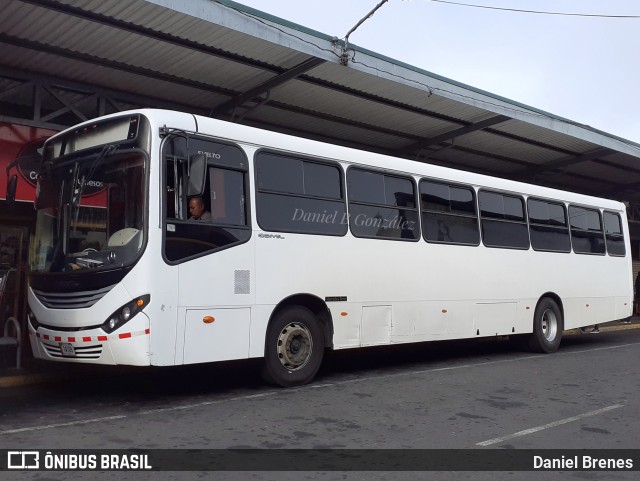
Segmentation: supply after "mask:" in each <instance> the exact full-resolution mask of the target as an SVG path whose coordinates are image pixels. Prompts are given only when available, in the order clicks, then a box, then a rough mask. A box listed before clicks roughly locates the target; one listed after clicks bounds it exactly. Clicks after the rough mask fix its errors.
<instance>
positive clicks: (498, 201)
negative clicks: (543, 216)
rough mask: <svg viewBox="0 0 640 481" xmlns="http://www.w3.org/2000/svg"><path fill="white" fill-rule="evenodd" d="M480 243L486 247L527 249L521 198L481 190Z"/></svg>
mask: <svg viewBox="0 0 640 481" xmlns="http://www.w3.org/2000/svg"><path fill="white" fill-rule="evenodd" d="M478 200H479V203H480V212H481V229H482V241H483V243H484V245H486V246H488V247H504V248H513V249H528V248H529V229H528V227H527V222H526V220H525V218H524V200H523V199H522V198H521V197H516V196H513V195H506V194H501V193H498V192H488V191H485V190H481V191H480V193H479V194H478Z"/></svg>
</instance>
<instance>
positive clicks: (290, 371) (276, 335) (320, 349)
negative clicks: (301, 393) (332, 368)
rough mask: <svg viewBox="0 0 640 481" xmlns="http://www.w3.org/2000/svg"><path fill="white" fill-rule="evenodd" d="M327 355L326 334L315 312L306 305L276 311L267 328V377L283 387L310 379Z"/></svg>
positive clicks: (300, 383) (265, 363)
mask: <svg viewBox="0 0 640 481" xmlns="http://www.w3.org/2000/svg"><path fill="white" fill-rule="evenodd" d="M323 354H324V336H323V333H322V329H321V327H320V324H319V322H318V320H317V319H316V317H315V316H314V315H313V313H312V312H311V311H310V310H309V309H307V308H306V307H302V306H291V307H286V308H285V309H283V310H282V311H280V312H278V313H276V315H275V317H274V318H273V319H272V320H271V322H270V324H269V327H268V328H267V336H266V339H265V346H264V371H263V377H264V378H265V379H266V380H267V381H270V382H272V383H274V384H277V385H279V386H282V387H292V386H300V385H303V384H307V383H308V382H310V381H311V380H312V379H313V377H314V376H315V375H316V373H317V372H318V369H319V368H320V364H321V363H322V357H323Z"/></svg>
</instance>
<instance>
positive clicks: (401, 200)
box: [384, 175, 416, 208]
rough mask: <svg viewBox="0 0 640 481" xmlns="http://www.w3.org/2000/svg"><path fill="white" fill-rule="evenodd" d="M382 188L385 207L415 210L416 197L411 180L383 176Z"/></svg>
mask: <svg viewBox="0 0 640 481" xmlns="http://www.w3.org/2000/svg"><path fill="white" fill-rule="evenodd" d="M384 187H385V189H384V190H385V202H384V203H385V204H386V205H393V206H398V207H411V208H415V206H416V196H415V193H414V191H413V182H411V180H409V179H402V178H400V177H391V176H388V175H385V176H384Z"/></svg>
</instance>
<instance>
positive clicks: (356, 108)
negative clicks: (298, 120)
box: [272, 80, 458, 141]
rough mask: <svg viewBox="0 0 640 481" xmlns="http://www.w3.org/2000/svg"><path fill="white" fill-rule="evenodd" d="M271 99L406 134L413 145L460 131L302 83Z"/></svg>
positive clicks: (279, 91)
mask: <svg viewBox="0 0 640 481" xmlns="http://www.w3.org/2000/svg"><path fill="white" fill-rule="evenodd" d="M272 98H273V99H274V100H278V101H280V102H284V103H287V104H290V105H294V106H297V107H303V108H305V109H311V110H313V111H317V112H321V113H325V114H331V115H337V116H338V117H340V118H344V119H350V120H353V121H358V122H363V123H367V124H371V125H373V126H378V127H380V128H387V129H389V130H391V131H397V132H398V133H399V134H402V133H403V132H404V133H405V134H406V135H405V137H406V138H407V139H412V140H413V141H418V140H420V139H423V138H427V137H430V136H433V135H437V134H439V133H441V132H444V131H448V130H451V129H455V128H456V127H458V126H457V125H456V124H453V123H450V122H444V121H442V120H438V119H432V118H429V117H425V116H423V115H420V114H418V113H415V112H411V111H404V110H401V109H397V108H395V107H392V106H388V105H383V104H375V103H372V102H370V101H368V100H365V99H362V98H357V97H354V96H352V95H348V94H346V93H342V92H335V91H332V90H330V89H326V88H323V87H321V86H317V85H312V84H309V83H307V82H304V81H299V80H295V81H291V82H288V83H287V84H285V85H283V86H281V87H279V88H277V89H274V91H273V92H272Z"/></svg>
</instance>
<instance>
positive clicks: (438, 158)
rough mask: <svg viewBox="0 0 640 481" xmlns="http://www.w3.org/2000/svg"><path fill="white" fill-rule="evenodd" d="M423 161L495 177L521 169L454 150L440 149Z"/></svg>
mask: <svg viewBox="0 0 640 481" xmlns="http://www.w3.org/2000/svg"><path fill="white" fill-rule="evenodd" d="M423 161H424V162H426V163H429V162H432V161H433V162H435V163H437V164H438V165H445V166H447V165H448V166H450V167H453V168H455V169H460V170H468V171H470V172H479V173H491V174H492V175H496V176H497V177H508V176H509V175H511V174H515V173H516V172H519V171H520V170H521V169H522V167H521V166H519V165H516V164H513V163H511V162H507V161H504V160H500V159H495V158H492V157H490V156H484V155H478V154H473V153H469V152H462V151H458V150H455V149H441V150H439V151H437V152H434V153H432V154H431V156H430V157H429V158H428V159H426V160H423Z"/></svg>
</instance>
